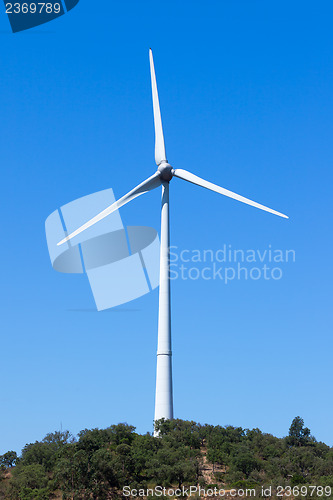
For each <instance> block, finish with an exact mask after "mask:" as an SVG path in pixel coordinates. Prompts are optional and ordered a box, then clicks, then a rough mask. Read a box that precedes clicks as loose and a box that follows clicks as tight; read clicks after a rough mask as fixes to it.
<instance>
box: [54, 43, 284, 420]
mask: <svg viewBox="0 0 333 500" xmlns="http://www.w3.org/2000/svg"><path fill="white" fill-rule="evenodd" d="M149 59H150V73H151V85H152V96H153V110H154V124H155V161H156V165H157V171H156V172H155V173H154V174H153V175H152V176H151V177H149V178H148V179H146V180H145V181H143V182H142V183H141V184H139V185H138V186H137V187H135V188H134V189H132V190H131V191H129V192H128V193H127V194H125V195H124V196H123V197H122V198H120V199H119V200H118V201H116V202H115V203H113V204H112V205H110V206H109V207H107V208H106V209H105V210H103V211H102V212H101V213H99V214H98V215H96V216H95V217H93V218H92V219H91V220H89V221H88V222H86V223H85V224H83V225H82V226H81V227H79V228H78V229H76V230H75V231H74V232H72V233H71V234H69V235H68V236H66V238H64V239H63V240H61V241H60V242H59V243H58V245H62V244H63V243H65V242H66V241H69V240H71V239H72V238H74V237H75V236H77V235H78V234H80V233H82V231H85V230H86V229H88V228H89V227H91V226H93V225H94V224H96V223H97V222H99V221H100V220H102V219H104V217H107V216H108V215H110V214H112V212H114V211H116V210H118V209H119V208H120V207H122V206H123V205H126V203H129V202H130V201H132V200H134V198H136V197H137V196H140V195H142V194H144V193H148V192H149V191H152V190H153V189H156V188H157V187H159V186H162V207H161V247H160V289H159V316H158V348H157V370H156V395H155V417H154V418H155V421H156V420H159V419H161V418H165V419H171V418H173V395H172V363H171V356H172V351H171V307H170V254H169V249H170V219H169V184H170V181H171V180H172V178H173V177H177V178H178V179H183V180H185V181H188V182H191V183H192V184H197V185H198V186H201V187H204V188H206V189H209V190H211V191H215V192H216V193H219V194H222V195H224V196H227V197H229V198H233V199H234V200H238V201H241V202H243V203H246V204H247V205H251V206H253V207H256V208H260V209H261V210H265V211H266V212H270V213H272V214H275V215H278V216H280V217H284V218H286V219H288V217H287V216H286V215H284V214H282V213H280V212H277V211H276V210H272V209H271V208H268V207H266V206H264V205H261V204H260V203H256V202H255V201H252V200H249V199H248V198H244V196H240V195H239V194H236V193H233V192H232V191H229V190H228V189H225V188H223V187H220V186H217V185H216V184H212V183H211V182H208V181H206V180H204V179H201V178H200V177H198V176H196V175H194V174H192V173H190V172H188V171H186V170H182V169H179V168H176V169H173V168H172V166H171V165H170V164H169V163H168V161H167V157H166V153H165V145H164V136H163V128H162V119H161V112H160V105H159V99H158V93H157V85H156V75H155V68H154V61H153V53H152V50H151V49H150V50H149Z"/></svg>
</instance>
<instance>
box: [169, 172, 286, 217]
mask: <svg viewBox="0 0 333 500" xmlns="http://www.w3.org/2000/svg"><path fill="white" fill-rule="evenodd" d="M173 175H174V176H175V177H178V178H179V179H183V180H184V181H188V182H192V184H197V185H198V186H201V187H204V188H206V189H210V190H211V191H215V192H216V193H219V194H223V195H224V196H228V197H229V198H233V199H234V200H237V201H241V202H242V203H246V204H247V205H251V206H252V207H256V208H260V209H261V210H265V212H270V213H271V214H274V215H278V216H279V217H284V218H285V219H289V217H288V216H287V215H284V214H281V213H280V212H277V211H276V210H272V209H271V208H268V207H265V206H264V205H261V204H260V203H257V202H255V201H252V200H249V199H248V198H244V196H241V195H239V194H236V193H233V192H232V191H229V190H228V189H224V188H223V187H220V186H217V185H216V184H213V183H211V182H208V181H205V180H204V179H201V178H200V177H198V176H197V175H194V174H191V173H190V172H187V171H186V170H182V169H179V168H177V169H175V170H174V171H173Z"/></svg>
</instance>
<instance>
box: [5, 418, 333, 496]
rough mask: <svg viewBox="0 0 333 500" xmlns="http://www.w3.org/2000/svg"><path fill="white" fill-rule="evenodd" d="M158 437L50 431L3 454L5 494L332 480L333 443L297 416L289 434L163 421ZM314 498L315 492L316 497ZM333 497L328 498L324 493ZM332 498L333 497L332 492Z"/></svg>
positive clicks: (113, 430) (128, 430) (118, 492)
mask: <svg viewBox="0 0 333 500" xmlns="http://www.w3.org/2000/svg"><path fill="white" fill-rule="evenodd" d="M157 429H158V430H159V433H160V437H159V438H154V437H153V436H152V435H151V434H149V433H148V434H145V435H140V434H137V433H136V432H135V427H133V426H131V425H127V424H118V425H112V426H111V427H109V428H107V429H92V430H88V429H86V430H83V431H81V432H80V433H79V435H78V437H77V439H75V438H73V437H72V436H71V435H70V433H69V432H55V433H52V434H48V435H47V436H46V437H45V438H44V439H43V440H42V441H37V442H35V443H33V444H27V445H26V446H25V447H24V448H23V450H22V455H21V457H19V458H18V457H17V456H16V453H15V452H11V451H9V452H7V453H5V454H4V455H2V456H0V474H1V480H0V498H5V499H6V500H7V499H13V500H16V499H19V500H44V499H51V498H59V499H61V498H62V499H69V498H70V499H83V500H85V499H96V500H103V499H109V498H121V497H122V488H123V486H125V485H130V486H131V488H136V489H139V488H144V489H146V488H147V487H150V488H152V487H154V485H162V486H174V487H175V486H177V487H178V486H182V485H195V484H199V485H201V486H202V487H203V486H206V487H207V483H208V482H209V483H211V484H216V485H218V486H219V487H223V488H228V487H229V488H231V487H252V486H255V485H256V486H259V485H260V487H261V485H273V486H277V485H288V484H289V485H292V486H293V485H302V484H311V485H323V486H326V485H331V486H332V487H333V448H330V447H329V446H327V445H325V444H324V443H321V442H317V441H316V439H315V438H314V437H313V436H311V434H310V430H309V429H307V428H306V427H304V422H303V420H302V419H301V418H300V417H296V418H295V419H294V420H293V422H292V424H291V427H290V429H289V435H288V436H287V437H285V438H283V439H279V438H276V437H274V436H272V435H270V434H265V433H262V432H261V431H260V430H259V429H252V430H248V429H242V428H240V427H231V426H227V427H221V426H213V425H207V424H206V425H200V424H197V423H195V422H188V421H182V420H170V421H159V422H157ZM312 498H313V497H312ZM325 498H327V497H325ZM330 498H332V497H330Z"/></svg>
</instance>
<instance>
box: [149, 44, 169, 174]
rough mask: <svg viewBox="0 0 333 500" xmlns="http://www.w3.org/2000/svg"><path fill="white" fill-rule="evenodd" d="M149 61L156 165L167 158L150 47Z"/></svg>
mask: <svg viewBox="0 0 333 500" xmlns="http://www.w3.org/2000/svg"><path fill="white" fill-rule="evenodd" d="M149 61H150V76H151V89H152V94H153V109H154V125H155V161H156V165H157V166H158V165H160V163H162V161H167V159H166V154H165V145H164V136H163V128H162V118H161V110H160V103H159V100H158V92H157V85H156V75H155V68H154V59H153V52H152V50H151V49H149Z"/></svg>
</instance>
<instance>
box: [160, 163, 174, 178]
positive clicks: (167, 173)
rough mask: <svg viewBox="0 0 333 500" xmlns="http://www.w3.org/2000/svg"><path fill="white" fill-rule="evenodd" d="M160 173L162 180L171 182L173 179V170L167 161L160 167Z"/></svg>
mask: <svg viewBox="0 0 333 500" xmlns="http://www.w3.org/2000/svg"><path fill="white" fill-rule="evenodd" d="M158 171H159V172H160V178H161V179H162V180H163V181H167V182H169V181H171V179H172V177H173V168H172V166H171V165H169V163H167V162H166V161H163V162H162V163H161V164H160V165H159V166H158Z"/></svg>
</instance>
